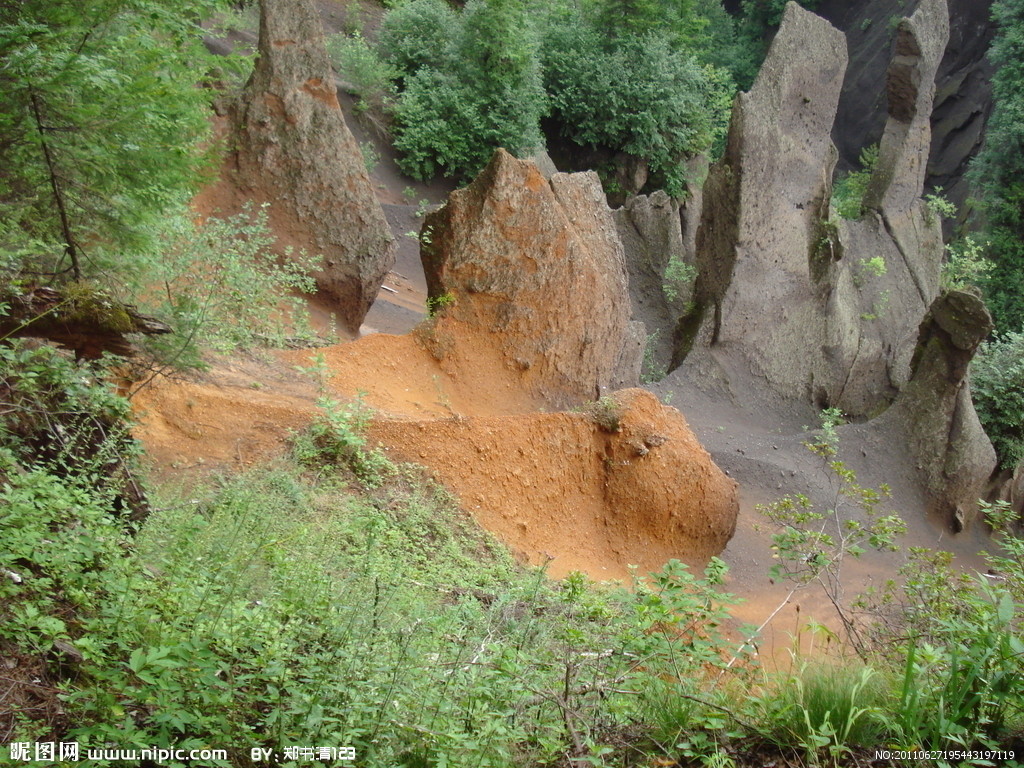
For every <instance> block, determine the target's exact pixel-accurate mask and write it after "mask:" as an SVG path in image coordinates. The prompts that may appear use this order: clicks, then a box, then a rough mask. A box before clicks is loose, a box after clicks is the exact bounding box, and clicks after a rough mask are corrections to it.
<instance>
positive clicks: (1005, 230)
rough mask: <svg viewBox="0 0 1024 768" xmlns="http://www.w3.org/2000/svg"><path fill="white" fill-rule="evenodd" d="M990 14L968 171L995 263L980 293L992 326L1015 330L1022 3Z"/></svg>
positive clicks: (1004, 0)
mask: <svg viewBox="0 0 1024 768" xmlns="http://www.w3.org/2000/svg"><path fill="white" fill-rule="evenodd" d="M992 16H993V18H994V19H995V21H996V23H997V24H998V33H997V34H996V37H995V39H994V40H993V43H992V47H991V49H990V50H989V54H988V55H989V59H990V60H991V61H992V63H993V64H994V65H995V66H996V72H995V74H994V75H993V77H992V92H993V102H994V107H993V112H992V117H991V118H990V119H989V122H988V126H987V128H986V134H985V146H984V148H983V150H982V152H981V153H980V155H979V156H978V158H977V160H976V161H975V164H974V168H973V173H974V181H975V184H976V185H977V186H978V187H979V188H980V189H981V191H982V206H983V210H984V214H985V217H986V219H987V232H986V233H985V239H987V240H988V241H989V243H990V246H989V257H990V258H991V259H992V261H993V262H994V263H995V268H994V269H993V271H992V272H991V274H990V275H989V277H988V279H987V280H986V282H985V288H986V298H987V301H988V304H989V307H990V308H991V309H992V312H993V315H994V317H995V320H996V328H997V329H998V330H1000V331H1019V330H1021V329H1022V328H1024V301H1022V300H1021V297H1022V296H1024V181H1022V179H1024V119H1022V114H1024V2H1022V1H1021V0H997V1H996V2H994V3H993V5H992Z"/></svg>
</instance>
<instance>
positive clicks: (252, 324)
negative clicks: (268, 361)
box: [111, 208, 316, 368]
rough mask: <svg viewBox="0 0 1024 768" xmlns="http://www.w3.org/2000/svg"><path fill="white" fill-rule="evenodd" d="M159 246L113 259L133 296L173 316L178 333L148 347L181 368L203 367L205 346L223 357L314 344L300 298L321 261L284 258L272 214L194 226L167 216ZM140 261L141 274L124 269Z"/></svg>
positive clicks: (182, 217) (187, 217)
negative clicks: (268, 347) (274, 234)
mask: <svg viewBox="0 0 1024 768" xmlns="http://www.w3.org/2000/svg"><path fill="white" fill-rule="evenodd" d="M159 231H160V248H159V250H155V251H148V252H141V253H139V252H137V253H134V254H131V255H130V256H129V257H127V258H126V257H125V255H124V254H116V255H115V256H114V257H112V258H111V261H112V263H113V264H114V265H115V266H116V268H117V269H118V271H123V272H124V274H125V275H126V281H125V288H127V292H128V294H129V295H134V296H136V297H139V299H138V300H139V302H140V304H142V305H143V307H144V308H146V309H148V310H149V311H151V312H153V313H155V314H158V315H161V316H163V317H167V318H169V319H170V320H171V323H172V325H173V326H174V328H175V331H176V332H175V333H174V334H173V335H170V336H168V337H165V338H159V337H157V338H151V339H148V340H147V341H146V342H145V345H146V348H147V349H148V350H149V351H150V352H151V353H153V354H154V355H155V356H156V358H157V359H158V360H160V361H163V362H168V361H169V362H172V363H173V364H174V365H175V366H177V367H179V368H189V367H201V366H202V362H201V359H200V357H199V352H198V347H197V345H198V344H200V343H201V344H205V345H207V346H210V347H212V348H214V349H216V350H219V351H230V350H233V349H237V348H244V347H251V346H259V345H273V346H284V345H286V344H288V343H291V342H294V341H299V342H304V341H307V340H309V339H310V338H312V331H311V330H310V329H309V324H308V313H307V310H306V307H305V304H304V302H303V301H302V300H301V299H300V298H298V297H296V296H295V293H296V292H302V293H311V292H312V291H313V289H314V283H313V279H312V277H310V273H311V272H312V271H313V270H314V269H315V268H316V267H315V260H314V259H312V258H309V257H307V256H306V255H305V254H295V255H290V257H289V258H288V259H286V260H279V259H278V258H277V257H276V256H275V255H274V254H273V253H272V252H271V250H270V248H271V246H272V244H273V237H272V235H271V234H270V230H269V227H268V219H267V211H266V209H265V208H260V209H252V208H247V209H246V210H244V211H243V212H242V213H240V214H238V215H236V216H229V217H227V218H223V219H221V218H215V217H211V218H209V219H206V220H205V221H203V222H202V223H197V222H195V221H194V219H193V217H192V215H191V214H189V213H188V212H186V211H184V210H178V211H174V212H170V211H169V212H168V216H167V217H166V219H165V220H164V221H163V222H162V224H161V226H160V229H159ZM128 258H130V259H132V260H133V261H134V269H131V270H129V269H128V267H127V264H126V263H125V262H126V261H127V260H128Z"/></svg>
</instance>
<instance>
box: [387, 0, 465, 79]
mask: <svg viewBox="0 0 1024 768" xmlns="http://www.w3.org/2000/svg"><path fill="white" fill-rule="evenodd" d="M461 23H462V22H461V18H460V17H459V15H458V14H456V12H455V11H453V10H452V8H451V6H450V5H448V3H446V2H445V1H444V0H409V1H408V2H404V3H401V4H400V5H398V6H396V7H395V8H393V9H392V10H391V11H389V12H388V13H387V15H385V16H384V19H383V20H382V21H381V25H380V34H379V37H378V50H379V51H380V52H381V56H383V57H384V59H385V60H386V61H388V62H389V63H390V64H392V65H393V66H395V67H396V68H397V69H398V70H399V71H400V72H401V73H402V75H403V76H405V77H409V76H411V75H414V74H415V73H416V72H417V71H418V70H420V69H423V68H427V69H433V70H441V69H443V68H444V67H445V65H446V55H447V50H448V43H449V41H450V40H451V39H452V37H453V36H455V35H456V34H458V29H459V26H460V25H461Z"/></svg>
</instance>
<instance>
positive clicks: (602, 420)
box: [371, 390, 739, 578]
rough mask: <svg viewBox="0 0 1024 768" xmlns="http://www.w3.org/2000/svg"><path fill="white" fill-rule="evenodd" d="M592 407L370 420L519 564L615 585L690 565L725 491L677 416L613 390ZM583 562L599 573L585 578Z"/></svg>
mask: <svg viewBox="0 0 1024 768" xmlns="http://www.w3.org/2000/svg"><path fill="white" fill-rule="evenodd" d="M601 407H602V409H603V408H607V409H608V410H607V411H605V410H602V411H601V412H590V413H534V414H527V415H517V416H491V417H464V418H460V419H457V420H452V419H442V420H433V421H419V420H409V419H386V420H385V419H377V420H375V422H374V424H373V427H372V430H371V435H372V436H373V437H374V438H376V439H379V440H381V441H382V442H383V443H384V444H385V445H387V446H388V452H389V453H390V454H391V455H392V456H393V457H395V458H399V459H402V460H406V461H414V462H417V463H420V464H423V465H425V466H427V467H428V468H429V469H430V470H431V471H432V472H433V473H434V474H435V475H436V476H437V478H438V479H439V480H441V481H442V482H443V483H444V484H445V486H446V487H448V488H451V489H452V490H453V491H455V492H456V493H457V494H458V495H459V498H460V501H461V503H462V506H463V507H464V508H465V509H467V510H469V511H471V512H472V514H473V515H474V517H475V518H476V519H477V520H478V521H479V522H480V523H481V524H482V525H483V526H484V527H485V528H487V529H488V530H489V531H491V532H492V533H494V534H495V535H496V536H497V537H498V538H499V539H501V540H502V541H503V542H505V543H506V544H507V545H509V547H511V549H512V550H513V551H514V552H517V553H519V554H520V555H521V556H522V557H523V558H524V559H526V560H528V561H530V562H532V563H535V564H543V563H545V562H546V561H547V560H548V559H549V558H550V559H551V564H550V567H549V569H548V573H549V574H551V575H553V576H556V577H561V576H564V575H566V574H567V573H569V572H571V571H573V570H586V571H588V572H589V574H590V575H591V576H592V577H594V578H624V577H626V576H627V573H628V571H627V568H628V566H629V565H638V566H640V567H641V573H643V572H645V571H649V570H653V569H657V568H660V567H661V565H662V564H664V563H665V562H666V561H667V560H669V559H672V558H678V559H681V560H683V561H685V562H687V563H689V564H691V565H694V566H699V565H701V564H703V563H704V562H706V561H707V559H708V558H709V557H711V556H712V555H717V554H719V553H720V552H721V551H722V549H723V548H724V547H725V544H726V543H727V542H728V541H729V539H730V538H731V537H732V534H733V531H734V528H735V525H736V517H737V514H738V510H739V503H738V498H737V489H736V484H735V483H734V482H733V481H732V480H730V479H729V478H728V477H726V476H725V475H724V474H723V473H722V471H721V470H720V469H719V468H718V467H717V466H715V464H714V463H713V462H712V461H711V458H710V456H709V455H708V454H707V452H706V451H705V450H704V449H703V448H702V447H701V446H700V444H699V443H698V442H697V439H696V438H695V437H694V436H693V433H692V432H691V431H690V429H689V427H688V426H687V424H686V421H685V419H684V418H683V417H682V415H681V414H680V413H679V412H678V411H676V410H675V409H674V408H668V407H666V406H663V405H662V404H661V403H659V402H658V400H657V399H656V398H655V397H654V396H653V395H651V394H650V393H647V392H643V391H641V390H623V391H621V392H617V393H616V394H615V395H614V400H612V398H609V399H608V401H606V402H605V403H602V406H601ZM594 563H601V564H602V565H603V567H604V568H605V569H606V570H604V571H603V572H600V571H597V572H595V568H594V566H593V564H594Z"/></svg>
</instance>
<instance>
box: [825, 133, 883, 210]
mask: <svg viewBox="0 0 1024 768" xmlns="http://www.w3.org/2000/svg"><path fill="white" fill-rule="evenodd" d="M876 165H878V145H877V144H872V145H871V146H868V147H865V148H864V149H863V150H862V151H861V153H860V170H859V171H850V172H849V173H847V174H846V175H845V176H842V177H840V178H839V179H837V180H836V182H835V184H834V185H833V187H832V207H833V208H834V209H835V211H836V213H837V214H839V216H841V217H842V218H844V219H859V218H860V217H861V216H862V215H863V214H864V196H865V195H866V194H867V191H868V184H869V183H870V181H871V175H872V174H873V173H874V171H875V166H876Z"/></svg>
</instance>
